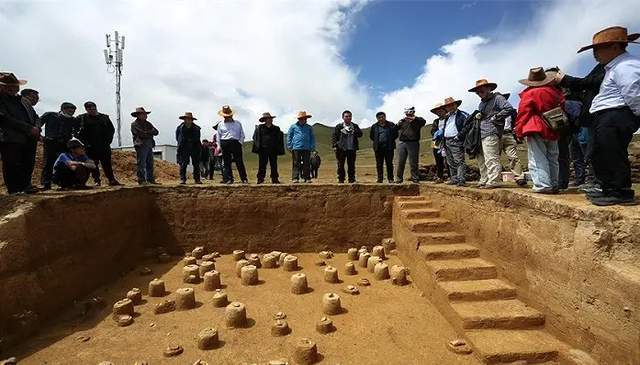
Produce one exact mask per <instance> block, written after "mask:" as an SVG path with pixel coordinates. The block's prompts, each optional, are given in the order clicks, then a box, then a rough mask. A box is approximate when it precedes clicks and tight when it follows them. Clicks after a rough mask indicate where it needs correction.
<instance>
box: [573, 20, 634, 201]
mask: <svg viewBox="0 0 640 365" xmlns="http://www.w3.org/2000/svg"><path fill="white" fill-rule="evenodd" d="M638 38H640V34H638V33H633V34H628V33H627V28H624V27H618V26H616V27H609V28H606V29H603V30H601V31H599V32H598V33H596V34H594V36H593V41H592V43H591V44H590V45H588V46H585V47H582V48H580V49H579V50H578V53H580V52H583V51H586V50H588V49H593V56H594V58H595V59H596V61H598V63H599V64H601V65H604V68H605V75H604V79H603V80H602V84H601V85H600V91H599V93H598V94H597V95H596V96H595V98H594V99H593V102H592V103H591V108H590V110H589V111H590V113H591V114H592V115H593V124H594V125H593V151H592V163H593V169H594V172H595V174H596V177H597V179H598V180H599V181H600V183H601V187H602V191H601V192H593V193H590V194H589V193H588V194H587V196H588V197H589V198H590V199H591V202H592V203H593V204H595V205H613V204H632V203H633V202H634V191H633V189H632V188H631V170H630V164H629V157H628V147H629V143H630V142H631V138H632V137H633V134H634V133H635V131H636V130H638V127H639V126H640V59H639V58H638V57H635V56H632V55H631V54H629V53H628V52H627V51H626V49H627V45H628V44H629V43H638V42H636V40H637V39H638Z"/></svg>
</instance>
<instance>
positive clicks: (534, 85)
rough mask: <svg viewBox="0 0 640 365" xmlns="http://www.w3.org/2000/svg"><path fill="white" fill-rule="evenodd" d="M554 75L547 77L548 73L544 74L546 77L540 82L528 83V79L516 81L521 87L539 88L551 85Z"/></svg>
mask: <svg viewBox="0 0 640 365" xmlns="http://www.w3.org/2000/svg"><path fill="white" fill-rule="evenodd" d="M555 79H556V78H555V75H549V74H548V73H547V74H546V77H545V78H544V80H540V81H530V80H529V79H522V80H518V82H519V83H521V84H522V85H525V86H531V87H539V86H545V85H549V84H550V83H552V82H553V81H554V80H555Z"/></svg>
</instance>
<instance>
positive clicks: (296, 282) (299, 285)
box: [291, 273, 309, 294]
mask: <svg viewBox="0 0 640 365" xmlns="http://www.w3.org/2000/svg"><path fill="white" fill-rule="evenodd" d="M307 291H309V286H308V285H307V275H305V274H303V273H297V274H293V275H291V292H292V293H293V294H304V293H306V292H307Z"/></svg>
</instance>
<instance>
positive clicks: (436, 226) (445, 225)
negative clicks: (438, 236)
mask: <svg viewBox="0 0 640 365" xmlns="http://www.w3.org/2000/svg"><path fill="white" fill-rule="evenodd" d="M406 222H407V225H408V226H409V229H411V231H413V232H418V233H425V232H446V231H448V230H450V229H451V221H450V220H448V219H444V218H423V219H407V220H406Z"/></svg>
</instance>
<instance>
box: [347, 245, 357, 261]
mask: <svg viewBox="0 0 640 365" xmlns="http://www.w3.org/2000/svg"><path fill="white" fill-rule="evenodd" d="M359 255H360V254H359V253H358V249H357V248H355V247H352V248H350V249H348V250H347V258H348V259H349V260H351V261H357V260H358V256H359Z"/></svg>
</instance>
